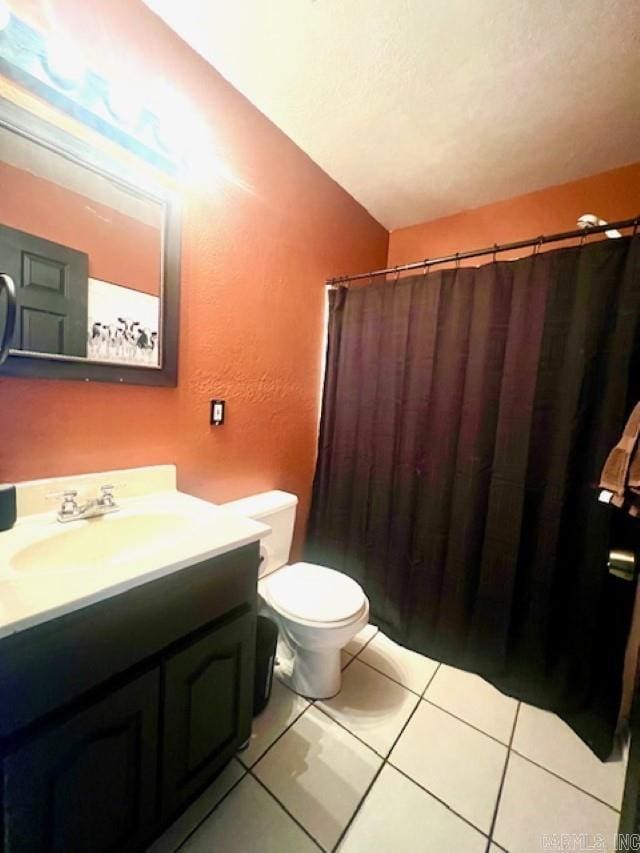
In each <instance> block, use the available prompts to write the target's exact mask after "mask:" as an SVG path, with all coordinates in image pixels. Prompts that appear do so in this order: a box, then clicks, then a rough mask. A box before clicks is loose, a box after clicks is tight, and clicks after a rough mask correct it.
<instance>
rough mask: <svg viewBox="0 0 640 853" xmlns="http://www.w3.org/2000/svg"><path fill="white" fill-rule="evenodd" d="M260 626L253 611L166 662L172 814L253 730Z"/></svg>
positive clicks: (167, 807) (167, 783) (167, 786)
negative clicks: (255, 657)
mask: <svg viewBox="0 0 640 853" xmlns="http://www.w3.org/2000/svg"><path fill="white" fill-rule="evenodd" d="M254 631H255V614H254V613H253V610H251V611H250V612H246V613H245V614H243V615H241V616H238V617H236V618H235V619H233V621H231V622H228V623H226V624H223V625H221V626H219V627H217V628H215V629H213V630H212V631H210V632H209V633H208V634H206V635H205V636H203V637H201V638H199V639H198V640H196V641H195V642H193V643H192V644H191V645H189V646H188V647H187V648H186V649H183V650H182V651H180V652H177V653H176V654H175V655H173V656H172V657H171V658H169V659H168V660H167V661H166V663H165V666H164V695H165V705H164V748H163V797H164V799H163V811H164V812H165V814H166V815H168V814H173V813H175V812H176V811H177V809H178V808H179V807H180V805H182V804H184V803H185V802H187V801H188V800H189V799H191V798H192V797H193V796H194V795H195V794H197V793H198V792H199V791H200V790H201V789H202V788H203V787H204V786H205V785H206V784H207V783H208V782H209V781H210V780H211V779H212V778H213V777H214V776H215V775H216V773H217V772H218V770H219V769H220V768H221V767H222V766H223V765H224V764H225V763H226V761H227V760H228V759H229V758H230V757H231V756H232V755H233V753H234V752H235V750H236V749H237V748H238V746H239V745H240V744H241V743H242V742H243V741H244V740H246V739H247V738H248V737H249V735H250V733H251V707H252V690H253V687H252V685H253V655H254V642H255V633H254Z"/></svg>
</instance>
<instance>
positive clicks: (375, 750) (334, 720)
mask: <svg viewBox="0 0 640 853" xmlns="http://www.w3.org/2000/svg"><path fill="white" fill-rule="evenodd" d="M313 707H314V708H317V710H318V711H320V713H321V714H324V716H325V717H327V718H328V719H329V720H331V722H332V723H335V724H336V725H337V726H340V728H341V729H344V731H345V732H347V733H348V734H350V735H351V737H354V738H355V739H356V740H358V741H360V743H361V744H363V746H366V747H367V748H368V749H370V750H371V751H372V752H375V754H376V755H377V756H378V758H382V760H383V761H384V755H383V754H382V753H381V752H378V750H377V749H376V748H375V747H374V746H371V744H370V743H367V742H366V740H363V739H362V738H361V737H360V735H357V734H355V732H352V731H351V729H350V728H348V727H347V726H345V724H344V723H342V722H341V721H340V720H336V718H335V717H332V716H331V714H330V713H329V712H328V711H327V710H326V709H325V708H323V707H322V706H321V705H315V704H314V706H313ZM307 710H308V709H307Z"/></svg>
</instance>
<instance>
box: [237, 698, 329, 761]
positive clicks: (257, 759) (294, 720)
mask: <svg viewBox="0 0 640 853" xmlns="http://www.w3.org/2000/svg"><path fill="white" fill-rule="evenodd" d="M291 692H293V691H291ZM295 695H296V696H299V694H298V693H296V694H295ZM300 698H304V697H300ZM305 701H306V702H308V703H309V704H308V705H307V706H306V707H304V708H303V709H302V711H300V712H299V713H298V714H296V715H295V717H293V719H292V720H291V721H290V722H289V723H287V725H286V726H285V728H284V729H283V730H282V731H281V732H280V734H279V735H278V736H277V737H276V738H275V739H274V740H272V741H271V743H270V744H269V746H268V747H267V748H266V749H265V750H264V751H263V752H261V753H260V755H259V756H258V757H257V758H256V759H255V761H253V762H252V763H251V764H245V763H244V761H243V760H242V759H241V758H238V761H239V762H240V764H242V766H243V767H244V769H245V770H246V771H247V772H249V771H250V770H252V769H253V768H254V767H255V766H256V764H257V763H258V762H259V761H262V759H263V758H264V757H265V755H266V754H267V753H268V752H269V751H270V750H271V749H272V748H273V747H274V746H275V745H276V744H277V743H278V741H279V740H280V738H281V737H283V736H284V735H285V734H286V733H287V732H288V731H289V729H290V728H291V727H292V726H294V725H295V724H296V723H297V722H298V720H299V719H300V717H301V716H302V715H303V714H306V712H307V711H308V710H309V708H310V707H311V706H312V705H313V702H310V701H309V700H308V699H306V700H305ZM241 754H242V753H241V752H240V753H236V757H238V756H239V755H241Z"/></svg>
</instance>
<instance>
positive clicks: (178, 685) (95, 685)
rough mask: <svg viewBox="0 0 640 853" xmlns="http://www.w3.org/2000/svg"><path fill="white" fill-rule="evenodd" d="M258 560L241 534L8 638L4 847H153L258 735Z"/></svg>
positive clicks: (32, 851)
mask: <svg viewBox="0 0 640 853" xmlns="http://www.w3.org/2000/svg"><path fill="white" fill-rule="evenodd" d="M257 568H258V547H257V545H255V546H254V545H249V546H245V547H244V548H240V549H237V550H236V551H233V552H231V553H230V554H225V555H223V556H222V557H218V558H216V559H214V560H210V561H208V562H206V563H201V564H199V565H197V566H193V567H190V568H188V569H183V570H182V571H180V572H176V573H175V574H173V575H169V576H167V577H166V578H162V579H161V580H157V581H153V582H151V583H149V584H145V585H143V586H139V587H136V588H135V589H133V590H131V591H130V592H127V593H123V594H122V595H118V596H114V597H113V598H111V599H108V600H106V601H102V602H100V603H98V604H95V605H92V606H90V607H86V608H83V609H82V610H79V611H75V612H74V613H71V614H69V615H68V616H65V617H61V618H60V619H58V620H55V621H54V622H47V623H45V624H44V625H43V626H38V627H36V628H33V629H29V630H28V631H24V632H21V633H19V634H16V635H13V636H12V637H8V638H6V639H5V640H0V683H2V685H3V694H2V703H1V705H0V729H1V730H2V733H3V738H2V750H3V753H2V792H1V794H2V833H3V841H4V846H3V850H4V851H5V853H22V851H29V853H36V851H38V853H44V852H45V851H47V853H48V851H52V853H53V851H55V853H63V851H64V853H76V851H77V853H80V851H82V853H84V851H87V853H88V851H91V853H101V851H104V852H105V853H106V851H113V853H116V851H117V853H128V851H138V850H144V849H145V847H146V846H147V845H148V844H149V843H150V842H151V841H152V840H153V838H154V837H156V836H157V835H158V834H160V832H161V831H162V830H163V829H164V828H165V827H166V826H167V825H168V824H169V823H171V821H172V820H173V819H175V817H176V816H177V815H178V814H179V813H180V811H182V810H183V808H184V807H185V806H186V805H187V804H188V803H189V802H190V801H191V800H192V799H194V798H195V797H196V796H198V794H199V793H200V792H201V791H202V790H203V789H204V788H205V787H206V786H207V785H208V784H209V783H210V782H211V780H212V779H213V778H214V777H215V776H216V775H217V773H218V772H219V771H220V770H221V769H222V768H223V767H224V766H225V764H226V763H227V762H228V761H229V759H230V758H231V757H232V755H233V754H234V752H235V751H236V750H237V749H238V747H239V746H240V745H241V744H242V743H243V742H244V741H246V740H247V739H248V737H249V735H250V733H251V718H252V703H253V695H252V691H253V658H254V648H255V599H256V579H257ZM57 623H58V624H57ZM188 628H190V629H191V630H189V629H188ZM43 644H44V645H43ZM98 652H100V654H101V657H100V658H98V657H94V656H93V655H94V653H95V654H97V653H98ZM123 662H125V663H127V664H128V666H125V667H124V669H123V668H122V663H123ZM74 671H75V676H76V677H75V678H74V677H70V676H72V674H73V672H74ZM105 676H106V677H105ZM47 697H48V701H49V705H50V707H49V708H48V710H45V707H46V705H47ZM12 699H15V701H14V702H12V701H11V700H12ZM65 699H66V701H65Z"/></svg>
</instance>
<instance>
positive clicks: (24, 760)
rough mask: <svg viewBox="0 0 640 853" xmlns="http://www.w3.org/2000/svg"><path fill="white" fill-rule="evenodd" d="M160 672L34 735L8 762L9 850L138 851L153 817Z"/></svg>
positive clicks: (6, 816)
mask: <svg viewBox="0 0 640 853" xmlns="http://www.w3.org/2000/svg"><path fill="white" fill-rule="evenodd" d="M158 675H159V673H158V670H157V669H156V670H154V671H153V672H149V673H146V674H145V675H142V676H140V677H139V678H136V679H135V680H134V681H132V682H131V683H130V684H127V685H125V686H124V687H122V688H120V689H119V690H116V691H114V692H113V693H110V694H109V695H108V696H106V697H105V698H103V699H101V700H100V701H98V702H96V703H94V704H93V705H91V706H90V707H88V708H86V709H85V710H84V711H79V712H77V713H72V714H71V715H69V716H68V717H66V718H65V719H64V720H63V721H62V722H60V723H58V724H57V725H54V726H52V727H51V728H50V729H48V730H47V731H44V732H42V733H41V734H40V735H37V736H35V737H33V738H31V739H30V740H28V741H27V743H26V744H25V745H24V746H23V747H21V748H19V749H17V750H16V751H15V752H13V753H12V754H10V755H8V756H7V757H6V758H5V760H4V765H3V786H4V798H3V812H4V839H5V849H6V850H8V851H12V850H20V851H23V850H24V851H27V850H28V851H33V853H41V851H44V850H47V851H49V850H51V851H56V853H71V851H74V850H96V851H98V850H104V851H106V850H113V851H116V850H118V851H123V853H124V851H129V850H137V849H139V847H140V846H141V845H142V844H144V842H145V840H146V838H147V837H148V835H149V832H150V830H151V828H152V827H153V823H154V820H155V810H156V779H157V768H158V751H157V742H158V697H159V677H158Z"/></svg>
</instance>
